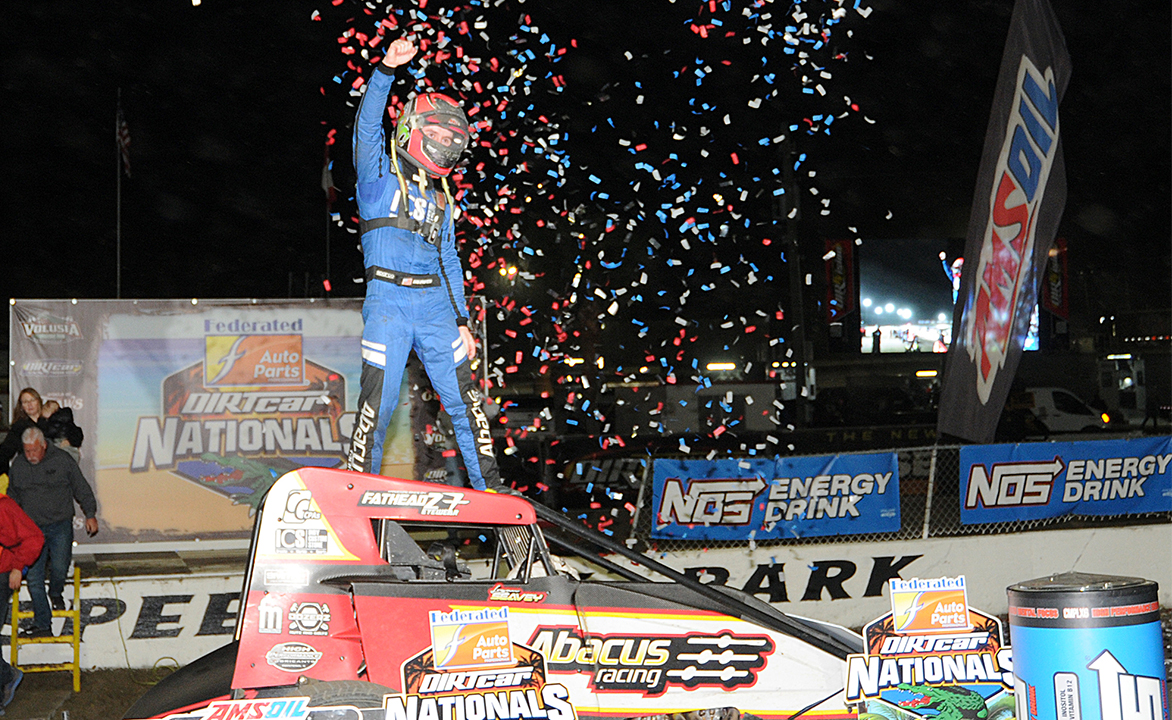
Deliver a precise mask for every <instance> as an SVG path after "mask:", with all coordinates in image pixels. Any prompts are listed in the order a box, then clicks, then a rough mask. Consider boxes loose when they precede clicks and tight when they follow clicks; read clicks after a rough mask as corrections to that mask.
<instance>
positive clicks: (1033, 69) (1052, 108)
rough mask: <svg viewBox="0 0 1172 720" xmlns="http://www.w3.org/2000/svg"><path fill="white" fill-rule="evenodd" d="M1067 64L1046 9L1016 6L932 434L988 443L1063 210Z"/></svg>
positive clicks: (1036, 0) (1034, 0) (1036, 4)
mask: <svg viewBox="0 0 1172 720" xmlns="http://www.w3.org/2000/svg"><path fill="white" fill-rule="evenodd" d="M1069 80H1070V56H1069V55H1068V54H1067V53H1066V42H1065V40H1064V39H1063V37H1062V31H1061V30H1060V29H1059V27H1058V21H1057V19H1056V18H1055V17H1054V12H1053V10H1052V9H1051V8H1050V4H1049V3H1048V2H1047V0H1018V2H1017V3H1016V5H1015V6H1014V8H1013V17H1012V18H1011V20H1010V27H1009V38H1008V40H1007V41H1006V44H1005V54H1004V55H1003V56H1002V58H1001V71H1000V74H999V75H998V78H997V92H996V94H995V96H994V98H993V112H992V113H991V115H990V117H989V126H988V129H987V130H986V132H985V150H984V154H983V155H982V157H981V167H980V170H979V172H978V173H977V187H976V194H975V196H974V197H973V208H972V214H971V216H970V218H969V228H968V236H967V240H966V242H965V252H964V257H965V264H964V271H963V274H962V276H961V286H960V302H958V303H957V305H956V311H955V314H954V317H953V321H952V327H953V331H952V337H953V342H952V347H951V348H950V349H949V352H948V360H947V363H946V365H945V370H944V383H943V388H942V392H941V398H940V415H939V422H938V427H937V430H938V432H940V433H947V434H949V435H955V436H957V437H961V438H964V439H967V440H972V441H975V442H990V441H991V440H992V439H993V434H994V431H995V430H996V429H997V420H998V418H999V417H1000V415H1001V409H1002V407H1003V406H1004V404H1005V398H1006V396H1007V395H1008V394H1009V386H1010V383H1011V382H1012V380H1013V376H1014V373H1016V372H1017V365H1018V362H1019V361H1020V360H1021V352H1022V342H1023V340H1024V338H1025V336H1026V332H1027V331H1028V329H1029V323H1030V313H1031V311H1032V310H1033V307H1034V305H1035V304H1036V302H1037V298H1038V281H1039V280H1040V278H1041V276H1042V271H1043V268H1044V266H1045V264H1046V259H1047V252H1048V251H1049V249H1050V245H1051V243H1052V242H1053V241H1054V234H1055V232H1056V231H1057V229H1058V221H1059V219H1060V218H1061V217H1062V209H1063V207H1064V206H1065V205H1066V164H1065V162H1064V161H1063V158H1062V139H1061V135H1060V134H1059V124H1058V105H1059V103H1060V102H1061V101H1062V95H1063V93H1065V91H1066V85H1067V83H1068V82H1069Z"/></svg>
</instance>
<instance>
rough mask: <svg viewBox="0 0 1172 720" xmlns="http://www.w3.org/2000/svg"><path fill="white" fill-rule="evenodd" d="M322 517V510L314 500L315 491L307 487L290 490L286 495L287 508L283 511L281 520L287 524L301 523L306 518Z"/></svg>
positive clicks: (315, 518)
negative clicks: (306, 488) (312, 491)
mask: <svg viewBox="0 0 1172 720" xmlns="http://www.w3.org/2000/svg"><path fill="white" fill-rule="evenodd" d="M319 518H321V511H320V510H318V509H317V504H316V503H314V502H313V493H311V492H310V491H309V490H305V489H296V490H290V491H289V494H288V495H287V496H285V510H284V511H283V512H282V513H281V522H283V523H285V524H287V525H300V524H301V523H303V522H305V521H306V520H317V519H319Z"/></svg>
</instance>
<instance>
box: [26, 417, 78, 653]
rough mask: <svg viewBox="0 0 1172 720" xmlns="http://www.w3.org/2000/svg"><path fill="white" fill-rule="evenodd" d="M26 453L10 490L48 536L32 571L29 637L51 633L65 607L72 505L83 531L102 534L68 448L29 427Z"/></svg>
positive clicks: (71, 542)
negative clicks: (78, 511)
mask: <svg viewBox="0 0 1172 720" xmlns="http://www.w3.org/2000/svg"><path fill="white" fill-rule="evenodd" d="M21 441H22V442H23V443H24V455H23V456H18V457H17V458H16V459H15V460H13V462H12V467H11V468H10V469H9V471H8V478H9V480H8V494H9V495H10V496H12V499H13V500H15V501H16V502H17V504H19V505H20V507H21V509H23V510H24V511H25V512H26V513H28V516H29V517H31V518H32V519H33V522H35V523H36V524H37V527H39V528H40V529H41V532H42V533H44V535H45V547H44V548H43V549H42V550H41V554H40V557H38V558H37V561H36V562H35V563H33V565H32V567H30V568H29V571H28V591H29V595H30V596H31V597H32V600H33V615H34V617H33V627H32V628H31V629H30V630H29V632H27V633H25V634H26V635H28V636H30V637H44V636H46V635H50V634H52V632H53V631H52V618H53V613H52V611H51V610H50V609H49V599H50V598H52V601H53V607H54V608H55V609H57V610H64V609H65V599H64V597H63V593H64V592H65V576H66V574H67V573H68V572H69V563H70V561H72V560H73V512H74V511H73V503H74V501H76V502H77V504H78V505H80V506H81V511H82V513H83V514H84V515H85V529H86V532H87V533H89V535H90V537H93V536H94V535H96V534H97V533H98V521H97V519H95V516H96V515H97V514H98V503H97V500H96V499H95V498H94V491H93V488H91V487H90V484H89V482H87V481H86V479H85V477H83V476H82V474H81V469H80V468H78V467H77V463H76V462H74V460H73V458H72V457H70V456H69V455H68V454H67V453H66V452H65V451H64V450H61V449H60V448H58V447H55V446H53V445H50V444H48V443H47V442H46V441H45V434H44V433H43V432H42V431H41V429H40V428H36V427H33V428H29V429H28V430H25V431H24V434H23V435H22V436H21ZM46 565H47V566H48V574H49V596H48V597H46V596H45V567H46Z"/></svg>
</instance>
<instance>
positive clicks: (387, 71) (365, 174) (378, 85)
mask: <svg viewBox="0 0 1172 720" xmlns="http://www.w3.org/2000/svg"><path fill="white" fill-rule="evenodd" d="M415 53H416V49H415V45H414V43H412V42H411V41H410V40H407V39H405V38H399V39H398V40H395V41H394V42H392V43H391V44H390V46H389V47H388V48H387V55H386V57H384V58H383V61H382V62H381V63H379V65H378V67H377V68H375V71H374V72H373V73H371V76H370V81H369V82H368V83H367V84H366V92H365V93H364V94H363V96H362V102H360V103H359V104H358V117H357V119H356V120H355V122H354V167H355V169H356V170H357V171H358V183H359V184H360V185H361V184H362V183H367V182H372V181H374V180H377V179H378V178H379V177H381V176H382V175H383V174H384V173H386V172H389V171H390V167H391V166H390V158H388V157H387V150H386V147H387V144H386V136H385V134H384V132H383V112H384V109H385V108H386V106H387V97H388V96H389V95H390V94H391V85H392V84H393V83H394V75H395V68H397V67H399V66H400V65H403V64H406V63H408V62H410V61H411V59H412V58H414V57H415Z"/></svg>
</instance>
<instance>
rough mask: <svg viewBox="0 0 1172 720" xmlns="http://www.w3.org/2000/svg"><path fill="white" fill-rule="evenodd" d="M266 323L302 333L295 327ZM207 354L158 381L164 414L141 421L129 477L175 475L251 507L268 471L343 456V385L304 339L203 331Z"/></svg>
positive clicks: (268, 482)
mask: <svg viewBox="0 0 1172 720" xmlns="http://www.w3.org/2000/svg"><path fill="white" fill-rule="evenodd" d="M246 325H248V326H249V327H251V326H253V325H256V323H247V324H246ZM205 326H206V327H208V328H211V329H221V330H222V329H229V330H231V329H233V328H235V327H243V325H239V324H234V323H218V322H213V321H210V320H209V321H205ZM267 326H271V327H274V328H281V329H284V330H299V329H300V327H301V320H299V319H298V320H290V321H281V322H277V321H273V322H270V323H267V324H266V327H267ZM203 349H204V358H203V361H202V362H198V363H195V364H193V365H189V366H188V367H186V368H184V369H182V370H179V371H178V372H175V373H173V374H171V375H170V376H168V377H167V378H166V379H165V380H164V381H163V387H162V393H161V395H162V414H161V416H156V417H140V418H139V419H138V426H137V429H136V431H135V437H134V448H133V452H132V454H131V461H130V470H131V471H132V472H145V471H149V470H151V469H152V468H157V469H160V470H161V469H169V470H173V471H174V472H176V474H178V475H180V476H183V477H186V478H187V479H189V480H192V481H194V482H196V483H199V484H201V485H203V486H205V487H208V488H210V489H213V490H217V491H219V492H222V493H224V494H226V495H228V496H230V497H232V498H233V499H234V500H237V501H241V500H243V501H246V502H250V503H255V502H256V501H257V500H259V498H260V496H261V495H263V494H264V491H265V490H267V489H268V487H269V486H270V485H271V484H272V482H273V478H274V471H275V473H276V475H278V476H279V475H280V474H282V473H284V472H286V471H288V470H291V469H293V468H295V467H298V466H301V465H320V464H322V462H323V460H322V459H324V458H331V459H332V458H339V457H342V455H343V445H342V440H343V438H344V437H346V435H347V434H348V431H349V428H348V427H343V423H342V421H343V418H344V414H343V406H342V403H343V401H344V400H345V397H346V387H345V384H346V383H345V378H344V377H343V376H342V375H341V373H339V372H336V371H334V370H332V369H330V368H327V367H324V366H322V365H319V364H317V363H315V362H313V361H312V360H310V359H307V358H306V357H305V356H304V352H303V347H302V338H301V336H300V335H294V334H251V335H245V334H233V335H221V334H208V335H205V337H204V343H203ZM349 417H350V416H345V418H347V419H348V418H349Z"/></svg>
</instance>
